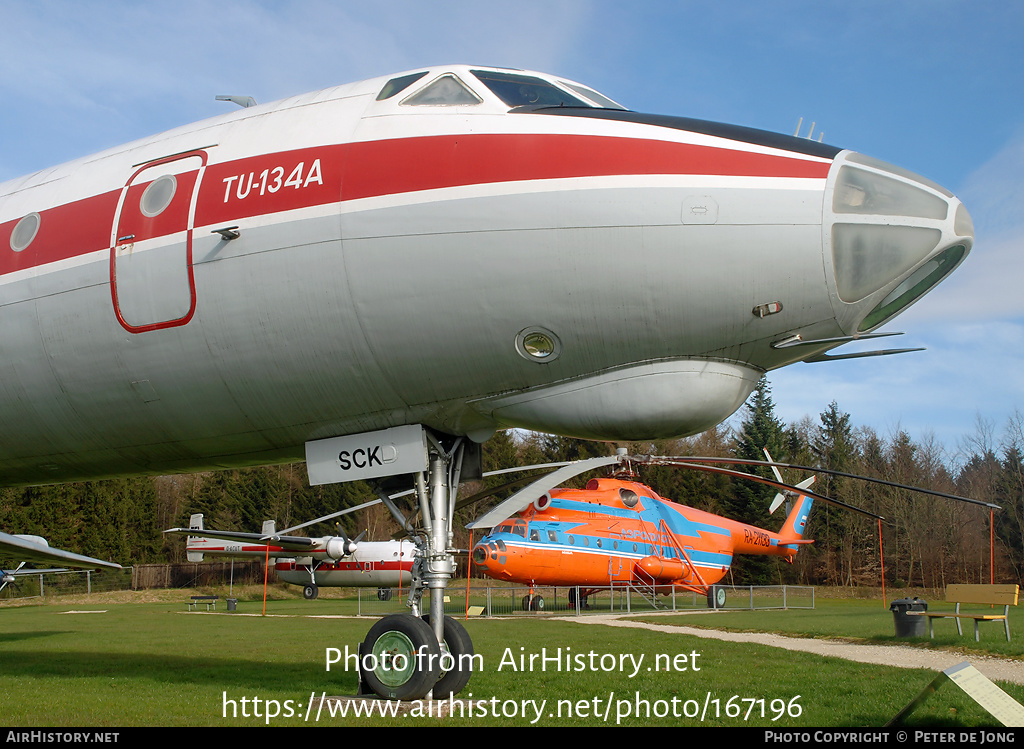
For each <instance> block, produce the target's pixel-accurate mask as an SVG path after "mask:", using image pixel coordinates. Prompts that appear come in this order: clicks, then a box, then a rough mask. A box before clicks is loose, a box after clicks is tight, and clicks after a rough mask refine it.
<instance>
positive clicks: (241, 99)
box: [217, 94, 256, 109]
mask: <svg viewBox="0 0 1024 749" xmlns="http://www.w3.org/2000/svg"><path fill="white" fill-rule="evenodd" d="M217 101H231V102H234V103H235V104H237V105H238V106H240V107H243V108H246V109H247V108H249V107H255V106H256V100H255V99H254V98H252V97H251V96H229V95H227V94H222V95H220V96H218V97H217Z"/></svg>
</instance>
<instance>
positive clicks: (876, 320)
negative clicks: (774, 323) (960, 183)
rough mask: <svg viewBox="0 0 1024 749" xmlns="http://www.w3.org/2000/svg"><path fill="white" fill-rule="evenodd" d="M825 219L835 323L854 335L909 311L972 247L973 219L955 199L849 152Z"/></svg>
mask: <svg viewBox="0 0 1024 749" xmlns="http://www.w3.org/2000/svg"><path fill="white" fill-rule="evenodd" d="M824 218H825V220H824V221H823V222H822V226H823V230H824V232H825V236H824V237H823V239H824V245H825V248H826V252H828V250H829V249H830V250H831V255H832V263H831V268H830V270H831V272H832V281H833V284H834V286H833V289H834V291H833V295H834V297H835V299H834V301H835V303H836V304H835V307H836V312H837V315H836V319H837V320H838V321H839V324H840V325H841V326H842V327H843V329H844V330H846V332H847V333H850V334H856V333H862V332H866V331H868V330H871V329H873V328H877V327H878V326H880V325H882V324H883V323H885V322H886V321H888V320H889V319H891V318H892V317H894V316H895V315H896V314H898V313H899V312H901V311H902V310H904V309H906V308H907V307H909V306H910V305H911V304H913V303H914V302H915V301H917V300H918V299H920V298H921V297H922V296H923V295H924V294H925V293H927V292H928V291H929V290H930V289H931V288H932V287H934V286H935V285H936V284H937V283H939V281H941V280H942V279H943V278H945V277H946V276H947V275H949V274H950V273H951V272H952V271H953V270H954V269H955V268H956V267H957V266H958V265H959V264H960V263H961V262H963V259H964V258H965V257H966V256H967V254H968V253H969V252H970V250H971V247H972V246H973V245H974V224H973V222H972V221H971V216H970V214H969V213H968V212H967V208H965V207H964V205H963V203H961V202H960V200H959V199H957V197H956V196H955V195H953V193H951V192H950V191H949V190H947V189H945V188H944V187H942V186H940V185H938V184H936V183H934V182H932V181H930V180H928V179H926V178H924V177H921V176H919V175H917V174H914V173H912V172H909V171H907V170H905V169H901V168H899V167H896V166H893V165H891V164H887V163H885V162H882V161H879V160H877V159H873V158H871V157H868V156H864V155H862V154H859V153H853V152H850V151H846V152H843V153H842V154H840V156H839V157H838V158H837V159H836V163H835V164H834V165H833V167H832V169H831V171H830V173H829V178H828V184H827V186H826V201H825V217H824ZM826 266H828V264H826Z"/></svg>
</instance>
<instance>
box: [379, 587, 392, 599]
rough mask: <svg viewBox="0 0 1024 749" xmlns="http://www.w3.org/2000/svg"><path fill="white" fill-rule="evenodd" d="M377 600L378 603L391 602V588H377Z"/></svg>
mask: <svg viewBox="0 0 1024 749" xmlns="http://www.w3.org/2000/svg"><path fill="white" fill-rule="evenodd" d="M377 600H378V601H390V600H391V588H377Z"/></svg>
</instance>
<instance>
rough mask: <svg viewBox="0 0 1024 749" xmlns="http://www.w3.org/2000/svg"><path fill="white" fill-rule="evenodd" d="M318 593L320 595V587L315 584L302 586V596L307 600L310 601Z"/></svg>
mask: <svg viewBox="0 0 1024 749" xmlns="http://www.w3.org/2000/svg"><path fill="white" fill-rule="evenodd" d="M318 595H320V588H318V587H316V586H315V585H306V586H304V587H303V588H302V597H303V598H305V599H306V600H307V601H312V600H313V599H314V598H316V597H317V596H318Z"/></svg>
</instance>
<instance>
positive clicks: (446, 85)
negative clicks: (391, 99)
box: [402, 73, 483, 107]
mask: <svg viewBox="0 0 1024 749" xmlns="http://www.w3.org/2000/svg"><path fill="white" fill-rule="evenodd" d="M481 103H483V99H481V98H480V97H479V96H477V95H476V94H474V93H473V91H472V89H470V88H469V87H468V86H467V85H466V84H465V83H463V82H462V81H461V80H459V78H458V77H457V76H454V75H452V74H451V73H448V74H446V75H442V76H441V77H440V78H438V79H437V80H436V81H434V82H432V83H431V84H430V85H428V86H427V87H426V88H423V89H421V90H419V91H417V92H416V93H415V94H413V95H412V96H410V97H408V98H407V99H405V100H403V101H402V104H403V105H405V106H409V107H458V106H475V105H477V104H481Z"/></svg>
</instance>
